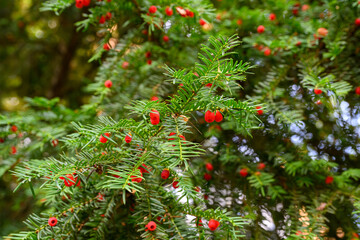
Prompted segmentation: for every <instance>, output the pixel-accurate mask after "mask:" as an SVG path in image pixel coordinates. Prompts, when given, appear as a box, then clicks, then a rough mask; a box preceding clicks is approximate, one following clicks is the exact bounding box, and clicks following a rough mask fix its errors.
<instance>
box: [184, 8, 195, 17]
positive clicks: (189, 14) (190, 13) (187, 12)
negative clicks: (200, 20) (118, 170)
mask: <svg viewBox="0 0 360 240" xmlns="http://www.w3.org/2000/svg"><path fill="white" fill-rule="evenodd" d="M185 12H186V16H188V17H191V18H192V17H194V13H193V12H192V11H190V10H188V9H185Z"/></svg>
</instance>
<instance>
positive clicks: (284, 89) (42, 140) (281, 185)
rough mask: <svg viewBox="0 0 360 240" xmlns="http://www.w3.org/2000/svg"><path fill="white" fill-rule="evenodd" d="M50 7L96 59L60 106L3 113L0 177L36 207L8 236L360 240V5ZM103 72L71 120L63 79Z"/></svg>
mask: <svg viewBox="0 0 360 240" xmlns="http://www.w3.org/2000/svg"><path fill="white" fill-rule="evenodd" d="M41 10H42V11H45V13H46V14H48V13H49V11H53V12H55V13H56V15H59V17H58V18H57V20H54V19H52V21H55V22H56V21H59V19H66V20H67V21H70V22H72V21H76V23H75V22H74V23H73V24H74V25H73V26H76V28H77V30H78V32H75V33H76V36H78V35H82V36H83V37H85V36H87V37H86V39H91V40H88V41H85V40H84V39H81V38H80V39H75V40H76V44H74V46H76V45H78V44H80V43H82V44H81V48H82V49H86V51H91V53H92V56H91V57H89V63H82V64H75V63H73V64H71V62H69V61H67V62H66V61H65V60H64V61H65V62H64V64H63V65H61V66H62V67H64V69H66V71H67V72H66V73H65V75H64V74H60V78H59V76H58V75H56V76H54V77H53V83H55V85H51V86H50V87H49V88H48V89H47V90H46V91H45V90H44V92H43V93H42V94H39V95H42V96H48V97H53V96H57V94H55V93H56V90H57V87H58V88H59V90H61V91H62V92H63V93H62V94H58V96H60V97H64V98H65V101H61V100H60V99H59V98H53V99H50V100H49V99H46V98H44V97H40V96H39V97H35V98H26V99H25V101H26V102H27V106H26V108H25V109H24V110H23V111H20V112H5V113H4V114H3V115H0V126H1V129H0V130H1V131H0V140H1V143H0V144H1V148H0V154H1V155H0V160H1V162H0V164H1V166H0V170H1V171H0V174H2V176H3V180H2V181H3V183H13V181H14V179H15V180H16V181H17V183H18V186H17V187H16V189H15V187H14V186H13V184H12V185H11V187H7V189H9V188H11V189H15V190H17V191H25V192H23V193H22V195H20V196H28V194H29V193H31V194H32V195H33V196H34V198H35V199H37V200H39V202H38V203H35V204H34V206H33V207H32V208H33V213H32V214H31V215H30V216H29V217H28V219H27V220H26V221H25V224H26V225H27V226H26V227H19V228H21V229H12V231H15V230H18V232H17V233H12V234H10V235H9V236H7V237H6V238H9V239H286V238H289V239H329V240H330V239H359V236H358V234H357V232H359V213H360V212H359V211H360V210H359V208H360V202H359V198H360V189H359V187H358V185H359V179H360V163H359V161H358V156H359V151H360V146H359V144H358V139H359V133H360V132H359V124H360V123H359V120H358V119H359V117H360V114H359V103H358V98H359V95H360V87H358V84H359V71H360V70H359V66H358V63H359V62H360V57H359V51H360V48H359V45H358V41H359V38H360V31H359V29H360V4H359V3H358V2H357V1H351V0H348V1H335V0H332V1H331V0H328V1H285V0H271V1H264V2H263V1H245V0H244V1H227V0H222V1H213V2H210V1H208V0H196V1H187V0H182V1H180V0H179V1H166V0H162V1H150V0H149V1H145V0H144V1H142V0H132V1H116V0H113V1H111V0H106V1H95V0H92V1H90V0H75V1H73V0H49V1H46V2H45V3H43V4H42V6H41ZM70 12H71V13H74V14H70V15H71V16H68V15H69V13H70ZM75 15H76V16H77V17H78V18H77V19H74V16H75ZM64 16H65V17H64ZM79 19H80V20H79ZM49 26H50V25H49ZM73 26H71V27H73ZM64 28H65V27H64ZM59 31H61V32H62V31H64V29H61V25H59ZM61 32H59V35H58V37H59V38H62V37H63V36H62V33H61ZM80 33H81V34H80ZM65 34H69V32H68V31H64V35H65ZM50 35H51V34H50ZM66 36H67V35H66ZM66 36H64V37H66ZM69 36H70V40H69V47H68V48H66V49H67V50H66V51H65V52H67V53H68V54H70V55H71V56H68V55H66V54H65V55H64V58H65V59H67V60H69V59H76V61H75V60H74V62H76V63H78V62H80V61H81V60H80V59H81V58H84V54H80V55H77V54H76V52H75V49H76V48H75V47H73V48H71V47H70V46H72V45H71V44H70V43H71V42H72V41H71V39H72V37H71V36H73V35H71V34H70V35H69ZM78 37H79V36H78ZM75 40H74V41H75ZM14 45H15V44H14ZM13 47H14V46H13ZM68 51H70V52H68ZM2 54H4V55H6V54H8V53H6V52H2ZM25 55H26V54H25ZM26 56H28V55H26ZM98 63H99V67H98V68H97V69H96V71H97V73H96V76H95V77H94V80H93V81H92V83H90V84H88V85H87V86H86V88H85V92H86V93H84V94H83V95H81V96H87V95H88V94H89V93H90V94H91V95H92V97H91V99H82V101H84V102H85V104H83V105H82V106H81V108H79V109H76V110H74V109H72V107H73V106H77V105H78V104H79V103H81V102H78V103H73V102H71V104H70V103H69V101H74V100H75V99H80V98H79V97H74V96H76V95H78V94H79V93H80V92H81V91H80V88H79V87H77V89H76V88H75V89H76V91H75V92H72V93H71V94H70V97H68V96H65V95H66V94H65V93H66V90H67V89H72V88H74V86H71V87H69V88H68V87H60V86H62V85H61V79H62V78H66V79H67V80H68V79H71V77H69V74H70V73H69V72H70V70H71V69H72V71H73V72H76V71H80V72H81V73H83V76H84V77H89V78H91V77H92V76H93V71H95V70H94V69H95V68H94V67H96V66H97V65H98ZM48 64H49V65H50V66H52V64H53V63H48ZM89 66H92V68H91V67H89ZM60 68H61V67H60ZM84 68H85V69H88V68H91V70H89V71H88V72H86V71H84ZM55 69H57V68H56V67H55ZM10 70H11V68H10ZM4 71H5V70H4ZM8 71H9V69H6V71H5V72H6V73H7V74H8V73H9V72H8ZM55 72H56V71H55ZM4 76H7V75H6V74H5V75H4ZM42 76H43V74H42ZM70 85H71V84H70ZM15 87H16V86H15ZM49 89H50V90H49ZM49 92H50V93H49ZM29 95H31V94H29ZM62 95H64V96H62ZM10 174H12V175H13V176H14V179H12V178H10V176H11V175H10ZM24 189H25V190H24ZM26 191H28V192H26ZM17 193H18V192H17ZM4 194H5V193H4Z"/></svg>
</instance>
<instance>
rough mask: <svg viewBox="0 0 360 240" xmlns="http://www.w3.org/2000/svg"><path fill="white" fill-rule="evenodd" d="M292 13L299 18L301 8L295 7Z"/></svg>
mask: <svg viewBox="0 0 360 240" xmlns="http://www.w3.org/2000/svg"><path fill="white" fill-rule="evenodd" d="M292 13H293V14H294V15H295V16H297V15H298V14H299V8H298V7H294V8H293V10H292Z"/></svg>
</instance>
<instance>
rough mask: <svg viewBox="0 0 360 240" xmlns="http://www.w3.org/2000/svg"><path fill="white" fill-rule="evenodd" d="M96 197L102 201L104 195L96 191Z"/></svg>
mask: <svg viewBox="0 0 360 240" xmlns="http://www.w3.org/2000/svg"><path fill="white" fill-rule="evenodd" d="M96 197H97V200H98V201H104V196H103V195H102V194H101V193H98V195H97V196H96Z"/></svg>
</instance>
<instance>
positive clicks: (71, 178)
mask: <svg viewBox="0 0 360 240" xmlns="http://www.w3.org/2000/svg"><path fill="white" fill-rule="evenodd" d="M65 176H66V178H64V177H59V179H61V180H64V183H65V186H67V187H71V186H74V185H75V184H76V183H77V184H76V186H77V187H79V186H80V181H78V177H75V178H74V173H73V174H66V175H65Z"/></svg>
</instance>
